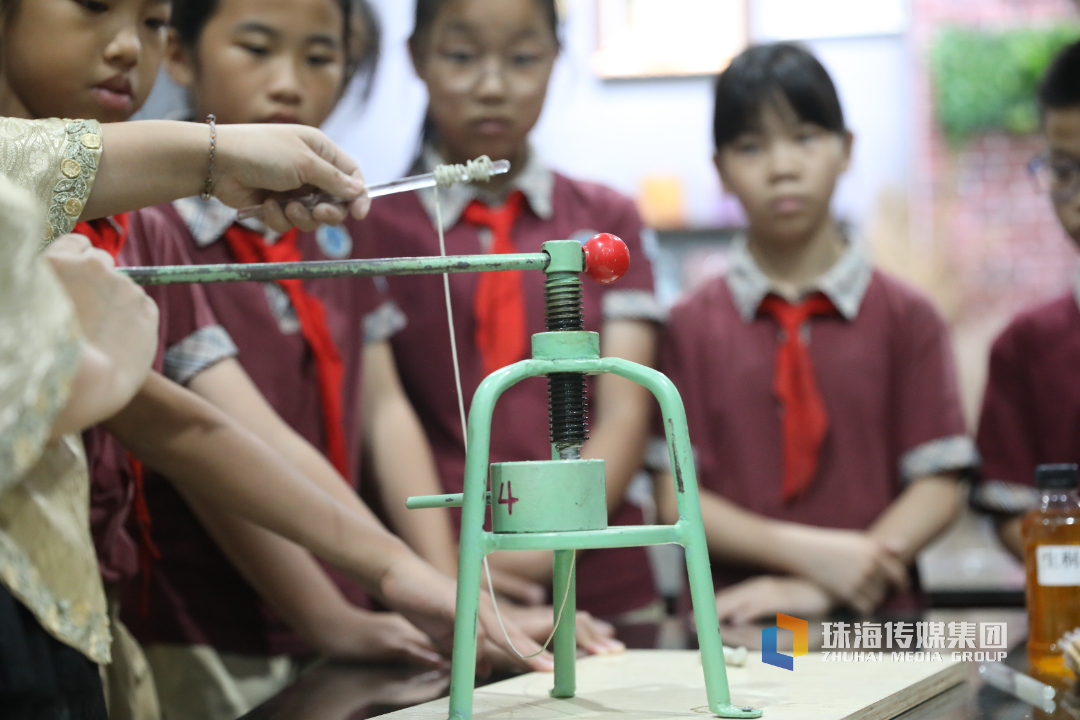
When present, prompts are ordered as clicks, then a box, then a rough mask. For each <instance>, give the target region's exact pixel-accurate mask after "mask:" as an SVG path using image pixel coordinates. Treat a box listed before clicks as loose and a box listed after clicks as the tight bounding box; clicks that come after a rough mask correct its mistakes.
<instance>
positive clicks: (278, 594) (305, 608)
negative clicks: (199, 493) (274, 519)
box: [190, 498, 352, 653]
mask: <svg viewBox="0 0 1080 720" xmlns="http://www.w3.org/2000/svg"><path fill="white" fill-rule="evenodd" d="M190 504H191V507H192V509H193V510H194V511H195V514H196V515H198V517H199V520H200V521H201V522H202V524H203V527H205V528H206V529H207V531H208V532H209V533H210V535H211V536H212V537H213V538H214V541H215V542H216V543H217V544H218V547H220V548H221V549H222V551H223V552H224V553H225V556H226V557H228V558H229V560H230V562H232V564H233V566H234V567H236V569H237V570H239V571H240V574H241V575H243V576H244V578H245V579H246V580H247V581H248V582H249V583H251V585H252V586H253V587H254V588H255V590H256V591H257V592H258V593H259V595H260V596H261V597H262V598H263V599H264V600H266V602H267V603H269V604H270V606H271V607H273V608H274V610H275V611H277V613H278V614H279V615H281V617H282V618H283V619H284V620H285V622H286V623H288V624H289V626H290V627H291V628H293V629H294V630H296V632H297V633H299V634H300V636H301V637H303V638H304V639H305V640H306V641H307V642H308V643H310V644H311V645H312V647H314V648H315V649H316V650H318V651H319V652H323V653H326V652H328V649H329V647H330V646H331V642H330V640H331V638H332V636H333V634H334V626H335V624H336V621H337V619H338V618H339V617H343V616H344V615H345V614H347V613H348V612H349V611H350V610H351V608H352V605H351V603H349V601H348V600H347V599H346V598H345V596H344V595H342V594H341V591H340V590H338V588H337V586H336V585H335V584H334V583H333V581H331V580H330V578H329V577H328V576H327V574H326V573H325V572H323V569H322V568H321V567H319V565H318V563H317V562H315V559H314V558H313V557H312V556H311V554H310V553H308V552H307V551H306V550H304V549H303V548H302V547H300V546H298V545H296V544H294V543H292V542H289V541H288V540H286V539H285V538H283V537H281V536H280V535H276V534H274V533H272V532H270V531H268V530H264V529H262V528H261V527H259V526H257V525H253V524H251V523H250V522H248V521H247V520H244V519H243V518H240V517H238V516H236V515H234V514H232V513H227V512H222V511H220V510H218V509H217V508H214V507H212V506H210V505H208V504H207V503H205V502H204V501H202V500H197V499H194V498H192V499H191V500H190Z"/></svg>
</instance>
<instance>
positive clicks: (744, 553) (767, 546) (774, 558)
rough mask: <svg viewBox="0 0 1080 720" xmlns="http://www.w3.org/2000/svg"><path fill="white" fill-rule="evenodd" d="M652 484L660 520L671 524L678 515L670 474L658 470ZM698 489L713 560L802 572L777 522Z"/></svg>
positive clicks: (785, 571)
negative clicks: (792, 558)
mask: <svg viewBox="0 0 1080 720" xmlns="http://www.w3.org/2000/svg"><path fill="white" fill-rule="evenodd" d="M654 484H655V489H656V502H657V507H658V510H659V515H660V520H661V522H664V523H674V522H675V521H676V520H678V519H679V514H678V507H677V505H676V499H675V482H674V480H673V478H672V476H671V473H668V472H663V473H657V475H656V478H655V481H654ZM698 492H699V495H700V502H701V517H702V520H703V521H704V523H705V542H706V543H707V544H708V546H709V554H710V555H711V556H712V557H713V558H714V559H717V560H721V561H724V562H729V563H732V564H734V565H748V566H752V567H757V568H761V569H765V570H769V571H772V572H783V573H795V574H799V573H800V572H801V571H800V569H799V568H798V567H797V566H796V563H795V562H793V561H792V560H791V558H790V556H789V554H788V553H787V552H785V548H784V547H783V538H782V537H781V535H782V534H781V533H779V532H778V528H777V526H778V523H774V522H772V521H770V520H769V519H767V518H764V517H761V516H760V515H756V514H754V513H752V512H749V511H747V510H744V509H742V508H740V507H739V506H737V505H735V504H734V503H732V502H731V501H729V500H726V499H724V498H722V497H720V496H719V495H717V494H716V493H713V492H710V491H708V490H705V489H704V488H699V490H698Z"/></svg>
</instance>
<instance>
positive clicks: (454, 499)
mask: <svg viewBox="0 0 1080 720" xmlns="http://www.w3.org/2000/svg"><path fill="white" fill-rule="evenodd" d="M485 502H486V503H487V504H488V505H490V504H491V493H485ZM464 503H465V494H464V493H454V494H453V495H417V496H415V497H411V498H406V500H405V507H406V508H408V509H409V510H431V509H434V508H442V507H461V506H462V505H463V504H464Z"/></svg>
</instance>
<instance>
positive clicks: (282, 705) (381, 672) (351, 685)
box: [243, 608, 1080, 720]
mask: <svg viewBox="0 0 1080 720" xmlns="http://www.w3.org/2000/svg"><path fill="white" fill-rule="evenodd" d="M831 620H833V621H835V620H836V619H835V618H833V619H831ZM840 620H842V621H844V622H848V623H853V622H860V619H858V618H840ZM865 620H867V621H870V622H881V623H886V622H890V621H894V622H895V621H898V620H905V621H909V622H917V621H922V622H945V623H953V622H972V623H987V622H996V623H1004V624H1005V628H1006V632H1007V639H1008V644H1009V647H1010V651H1009V656H1008V658H1007V659H1006V664H1008V665H1010V666H1012V667H1014V668H1016V669H1019V670H1025V669H1026V667H1027V658H1026V649H1025V647H1024V640H1025V636H1026V631H1027V627H1026V616H1025V614H1024V611H1023V610H1017V609H1012V608H1010V609H998V610H995V609H977V610H963V609H948V610H930V611H927V612H925V613H922V614H921V615H919V616H917V617H915V616H904V617H900V616H890V617H875V618H866V619H865ZM763 627H764V625H753V626H744V627H725V628H723V635H724V641H725V643H726V644H729V645H746V646H747V647H749V648H750V649H751V650H756V649H760V643H761V630H762V628H763ZM822 630H823V627H822V622H821V621H816V622H811V623H810V649H811V651H812V652H813V651H821V650H823V648H822V645H823V641H824V639H825V638H824V636H823V632H822ZM619 635H620V637H621V638H622V639H623V640H624V642H626V643H627V645H628V646H629V647H631V648H638V649H660V650H677V649H687V648H690V649H692V648H693V646H694V635H693V633H692V632H690V631H689V629H688V628H687V626H686V624H685V623H684V621H682V620H681V619H675V618H672V619H670V620H668V621H665V622H663V623H659V624H650V625H634V626H623V627H620V628H619ZM894 649H895V648H894ZM884 650H885V656H886V657H889V656H890V655H891V653H890V651H889V650H888V649H887V648H885V649H884ZM951 652H952V651H950V650H945V651H944V653H943V655H944V656H945V659H946V660H949V659H951ZM672 657H673V658H674V657H676V656H672ZM813 659H814V660H815V661H817V662H819V663H820V658H819V657H814V658H813ZM805 660H807V661H809V660H810V658H806V659H805ZM751 662H755V660H752V661H751ZM757 662H760V661H757ZM943 666H944V665H943ZM804 667H809V666H804ZM797 670H798V668H796V674H798V673H797ZM954 672H955V673H960V674H961V675H963V677H964V678H965V681H964V682H961V683H959V684H953V685H952V687H951V688H950V689H947V690H946V691H945V692H943V693H940V694H936V695H934V696H933V697H931V698H930V699H928V700H926V701H925V702H922V703H921V704H919V705H917V706H916V707H914V708H912V709H910V710H907V711H906V712H904V713H903V714H902V715H900V716H899V717H900V718H901V719H902V720H929V719H930V718H935V719H936V718H949V720H1002V719H1004V718H1009V720H1013V719H1017V720H1019V719H1021V718H1050V717H1053V718H1059V717H1060V718H1069V719H1070V720H1072V719H1074V718H1080V711H1077V710H1076V708H1080V698H1077V697H1076V696H1075V694H1071V695H1069V696H1065V695H1064V693H1063V692H1062V691H1059V702H1058V711H1057V712H1056V713H1054V714H1053V715H1047V714H1045V713H1043V712H1042V711H1037V710H1034V709H1033V708H1031V707H1030V706H1028V705H1025V704H1024V703H1022V702H1021V701H1019V700H1016V699H1014V698H1011V697H1010V696H1008V695H1006V694H1005V693H1002V692H1000V691H999V690H997V689H995V688H992V687H989V686H986V685H984V684H983V683H982V682H981V681H980V679H979V676H978V672H977V666H976V664H975V663H974V662H971V663H966V664H964V666H963V667H962V668H960V669H958V670H956V671H954ZM735 674H736V673H732V678H731V682H732V689H733V694H737V680H736V678H735ZM804 675H805V674H804ZM837 677H838V678H840V677H841V675H839V674H838V676H837ZM505 678H506V676H505V675H504V676H502V677H500V678H494V680H503V679H505ZM448 683H449V678H448V677H447V675H446V674H445V673H442V672H433V671H424V670H418V669H415V668H408V667H386V666H383V667H380V666H375V665H365V664H340V663H327V664H322V665H318V666H316V667H314V668H312V669H311V670H310V671H309V672H307V673H306V674H305V675H304V676H303V677H301V678H300V680H298V681H297V682H296V683H295V684H294V685H293V686H291V687H290V688H288V689H286V690H285V691H284V692H282V693H281V694H280V695H278V696H277V697H275V698H273V699H271V700H270V701H269V702H267V703H265V704H264V705H262V706H261V707H259V708H257V709H256V710H254V711H253V712H251V713H249V714H248V715H247V716H245V718H244V719H243V720H357V719H358V718H370V717H376V716H379V715H383V714H387V713H391V712H394V711H396V710H400V709H403V708H407V707H412V706H416V705H420V704H422V703H425V702H428V701H431V700H435V699H438V698H441V697H445V695H446V694H447V691H448ZM518 684H520V682H519V683H518ZM949 684H952V683H949ZM513 686H514V683H507V684H506V685H504V686H503V687H513ZM833 692H836V693H840V692H842V690H841V688H840V687H839V685H838V686H837V687H836V689H835V690H834V691H833ZM1062 700H1064V702H1062ZM1070 706H1071V707H1072V708H1073V710H1072V711H1070V709H1069V708H1070ZM673 709H674V708H673ZM1072 712H1076V713H1077V714H1075V715H1074V714H1072ZM665 714H666V713H665ZM841 717H842V715H841Z"/></svg>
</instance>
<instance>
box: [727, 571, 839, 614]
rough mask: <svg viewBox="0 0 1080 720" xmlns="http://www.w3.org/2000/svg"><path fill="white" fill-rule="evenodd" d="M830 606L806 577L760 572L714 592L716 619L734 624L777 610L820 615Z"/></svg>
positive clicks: (829, 600)
mask: <svg viewBox="0 0 1080 720" xmlns="http://www.w3.org/2000/svg"><path fill="white" fill-rule="evenodd" d="M832 606H833V600H832V598H831V597H829V594H828V593H827V592H825V591H824V590H823V589H821V588H820V587H819V586H817V585H815V584H814V583H812V582H810V581H809V580H803V579H802V578H794V577H778V576H775V575H762V576H759V577H755V578H750V579H749V580H744V581H743V582H741V583H738V584H737V585H732V586H731V587H728V588H725V589H723V590H721V591H720V592H718V593H716V614H717V615H718V616H719V617H720V622H722V623H731V624H734V625H741V624H744V623H750V622H753V621H755V620H760V619H769V618H773V617H775V616H776V613H778V612H779V613H784V614H786V615H795V616H797V617H802V618H806V617H821V616H823V615H825V614H827V613H828V612H829V610H831V609H832Z"/></svg>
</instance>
